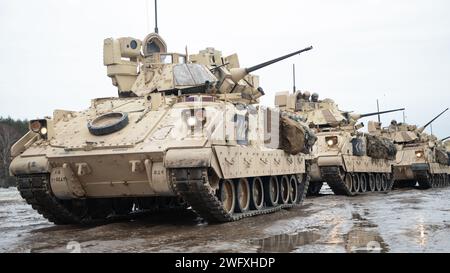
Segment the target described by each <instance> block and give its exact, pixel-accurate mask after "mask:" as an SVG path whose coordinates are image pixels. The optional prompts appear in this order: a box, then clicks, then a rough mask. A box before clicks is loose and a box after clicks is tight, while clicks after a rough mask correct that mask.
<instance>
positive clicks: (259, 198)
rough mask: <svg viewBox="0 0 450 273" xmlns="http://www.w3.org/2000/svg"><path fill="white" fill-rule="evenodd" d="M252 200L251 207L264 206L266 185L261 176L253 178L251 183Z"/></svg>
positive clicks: (260, 207) (258, 207)
mask: <svg viewBox="0 0 450 273" xmlns="http://www.w3.org/2000/svg"><path fill="white" fill-rule="evenodd" d="M250 188H251V202H250V208H251V209H255V210H261V209H262V208H263V207H264V186H263V182H262V180H261V178H259V177H255V178H253V181H252V184H251V187H250Z"/></svg>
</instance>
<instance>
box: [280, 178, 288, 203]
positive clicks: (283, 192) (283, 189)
mask: <svg viewBox="0 0 450 273" xmlns="http://www.w3.org/2000/svg"><path fill="white" fill-rule="evenodd" d="M289 183H290V182H289V178H288V177H287V176H286V175H283V176H282V177H281V180H280V200H279V203H280V204H288V203H289V186H290V185H289Z"/></svg>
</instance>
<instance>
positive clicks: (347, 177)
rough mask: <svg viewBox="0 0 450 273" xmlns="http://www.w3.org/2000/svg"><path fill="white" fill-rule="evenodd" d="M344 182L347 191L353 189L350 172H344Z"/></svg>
mask: <svg viewBox="0 0 450 273" xmlns="http://www.w3.org/2000/svg"><path fill="white" fill-rule="evenodd" d="M344 183H345V186H346V187H347V189H348V190H349V191H351V190H352V189H353V176H352V175H351V174H350V173H346V174H345V176H344Z"/></svg>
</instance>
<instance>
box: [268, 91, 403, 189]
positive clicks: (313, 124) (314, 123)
mask: <svg viewBox="0 0 450 273" xmlns="http://www.w3.org/2000/svg"><path fill="white" fill-rule="evenodd" d="M275 100H276V101H275V104H276V105H277V106H278V107H279V108H280V109H282V110H283V111H287V112H291V113H292V114H293V115H296V116H298V117H299V120H302V121H304V122H306V123H308V124H309V127H310V128H311V129H312V130H313V131H314V132H315V135H316V136H317V141H316V144H315V145H314V148H313V152H312V154H311V157H312V159H313V160H312V163H311V172H310V176H311V183H310V187H309V191H308V193H309V195H317V194H318V193H319V192H320V189H321V188H322V185H323V183H324V182H327V184H328V185H329V186H330V188H331V189H332V191H333V192H334V193H335V194H338V195H356V194H360V193H365V192H375V191H377V192H386V191H389V190H391V187H392V183H393V181H392V168H391V167H392V165H393V163H394V162H393V161H394V159H395V154H396V149H395V146H394V144H393V143H392V142H391V141H389V140H388V139H386V138H381V137H376V136H374V135H372V134H368V133H363V132H360V131H358V130H359V129H361V128H362V127H364V124H363V123H358V120H359V119H361V118H364V117H370V116H375V115H380V114H385V113H391V112H395V111H402V110H404V109H395V110H390V111H383V112H376V113H368V114H356V113H352V112H346V111H342V110H340V109H339V108H338V105H337V104H336V103H335V102H334V101H333V100H331V99H324V100H319V95H318V94H316V93H315V94H312V96H311V93H310V92H308V91H305V92H301V91H297V92H296V93H294V94H289V93H288V92H282V93H278V94H277V96H276V98H275Z"/></svg>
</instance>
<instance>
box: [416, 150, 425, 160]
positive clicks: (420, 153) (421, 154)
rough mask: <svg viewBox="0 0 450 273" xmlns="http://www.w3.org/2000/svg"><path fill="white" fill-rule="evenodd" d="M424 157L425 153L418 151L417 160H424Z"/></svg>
mask: <svg viewBox="0 0 450 273" xmlns="http://www.w3.org/2000/svg"><path fill="white" fill-rule="evenodd" d="M423 155H424V153H423V151H416V157H417V158H422V157H423Z"/></svg>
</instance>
